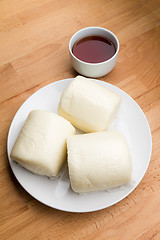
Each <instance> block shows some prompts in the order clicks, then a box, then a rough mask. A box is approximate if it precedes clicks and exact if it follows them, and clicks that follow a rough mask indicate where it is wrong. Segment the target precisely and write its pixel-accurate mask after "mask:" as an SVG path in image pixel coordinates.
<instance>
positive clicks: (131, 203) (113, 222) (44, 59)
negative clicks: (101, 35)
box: [0, 0, 160, 240]
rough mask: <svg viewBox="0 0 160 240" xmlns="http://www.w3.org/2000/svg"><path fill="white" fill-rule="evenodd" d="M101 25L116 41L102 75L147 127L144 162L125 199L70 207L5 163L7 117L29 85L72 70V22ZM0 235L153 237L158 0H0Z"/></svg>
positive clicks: (158, 222) (159, 78)
mask: <svg viewBox="0 0 160 240" xmlns="http://www.w3.org/2000/svg"><path fill="white" fill-rule="evenodd" d="M88 26H101V27H105V28H107V29H110V30H111V31H113V32H114V33H115V34H116V35H117V37H118V38H119V41H120V52H119V57H118V62H117V65H116V67H115V69H114V70H113V71H112V72H111V73H110V74H108V75H107V76H105V77H103V78H101V80H103V81H106V82H109V83H111V84H114V85H115V86H117V87H119V88H121V89H122V90H124V91H125V92H127V93H128V94H129V95H130V96H131V97H133V98H134V99H135V101H136V102H137V103H138V104H139V105H140V107H141V108H142V110H143V111H144V113H145V115H146V117H147V119H148V122H149V124H150V128H151V131H152V140H153V151H152V157H151V162H150V165H149V168H148V170H147V172H146V174H145V176H144V178H143V180H142V181H141V183H140V184H139V186H138V187H137V188H136V189H135V190H134V191H133V192H132V193H131V194H130V195H129V196H128V197H126V198H125V199H124V200H122V201H121V202H119V203H117V204H116V205H114V206H112V207H109V208H106V209H104V210H101V211H97V212H91V213H83V214H78V213H76V214H74V213H73V214H72V213H67V212H62V211H58V210H55V209H52V208H49V207H47V206H45V205H43V204H41V203H40V202H38V201H36V200H35V199H34V198H32V197H31V196H30V195H29V194H28V193H27V192H26V191H25V190H24V189H23V188H22V187H21V186H20V184H19V183H18V182H17V181H16V179H15V177H14V176H13V174H12V171H11V169H10V167H9V163H8V158H7V152H6V145H7V134H8V130H9V127H10V124H11V121H12V119H13V117H14V115H15V113H16V111H17V110H18V109H19V107H20V106H21V104H22V103H23V102H24V101H25V100H26V99H27V98H28V97H29V96H30V95H31V94H32V93H34V92H35V91H36V90H38V89H39V88H41V87H43V86H45V85H46V84H49V83H51V82H54V81H58V80H60V79H64V78H70V77H75V76H76V75H77V73H76V72H75V71H74V70H73V69H72V67H71V65H70V61H69V53H68V42H69V39H70V37H71V36H72V35H73V34H74V33H75V32H76V31H77V30H79V29H81V28H83V27H88ZM0 239H1V240H20V239H23V240H26V239H30V240H50V239H54V240H61V239H62V240H63V239H65V240H69V239H71V240H80V239H83V240H97V239H101V240H108V239H109V240H110V239H111V240H119V239H120V240H149V239H154V240H159V239H160V2H159V1H158V0H157V1H156V0H149V1H148V0H139V1H138V0H121V1H119V0H108V1H107V0H77V1H73V0H59V1H55V0H23V1H22V0H12V1H10V0H1V1H0Z"/></svg>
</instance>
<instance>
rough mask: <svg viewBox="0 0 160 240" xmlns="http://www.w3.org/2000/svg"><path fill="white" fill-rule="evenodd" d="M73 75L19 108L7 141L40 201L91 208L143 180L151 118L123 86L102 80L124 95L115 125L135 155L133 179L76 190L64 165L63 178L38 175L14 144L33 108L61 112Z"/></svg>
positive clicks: (22, 178)
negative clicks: (107, 187) (102, 187)
mask: <svg viewBox="0 0 160 240" xmlns="http://www.w3.org/2000/svg"><path fill="white" fill-rule="evenodd" d="M71 80H72V79H65V80H61V81H58V82H54V83H51V84H49V85H47V86H45V87H43V88H41V89H40V90H38V91H37V92H35V93H34V94H33V95H32V96H30V97H29V98H28V99H27V100H26V101H25V102H24V103H23V105H22V106H21V107H20V109H19V110H18V111H17V113H16V115H15V117H14V119H13V121H12V124H11V126H10V130H9V134H8V142H7V150H8V158H9V163H10V166H11V168H12V170H13V173H14V175H15V176H16V178H17V180H18V181H19V183H20V184H21V185H22V186H23V188H24V189H25V190H26V191H27V192H28V193H30V194H31V195H32V196H33V197H34V198H36V199H37V200H39V201H40V202H42V203H44V204H46V205H48V206H50V207H53V208H56V209H60V210H64V211H69V212H89V211H95V210H99V209H103V208H106V207H109V206H111V205H113V204H115V203H117V202H119V201H120V200H122V199H123V198H125V197H126V196H127V195H128V194H129V193H131V192H132V191H133V190H134V188H135V187H136V186H137V185H138V184H139V182H140V181H141V180H142V178H143V176H144V174H145V172H146V170H147V168H148V165H149V161H150V157H151V151H152V138H151V132H150V128H149V124H148V122H147V119H146V117H145V115H144V113H143V112H142V110H141V109H140V107H139V106H138V105H137V103H136V102H135V101H134V100H133V99H132V98H131V97H130V96H129V95H128V94H126V93H125V92H123V91H122V90H121V89H119V88H117V87H115V86H113V85H111V84H109V83H106V82H102V81H99V80H94V81H96V82H97V83H99V84H101V85H103V86H105V87H108V88H110V89H111V90H112V91H114V92H116V93H118V94H119V95H121V96H122V103H121V106H120V111H119V114H118V117H117V119H116V121H115V122H114V123H113V125H112V126H111V129H118V130H120V131H121V132H122V133H123V134H124V135H125V136H126V138H127V141H128V144H129V148H130V152H131V157H132V167H133V171H132V180H131V183H130V184H128V185H127V186H123V187H118V188H115V189H110V190H107V191H101V192H92V193H85V194H77V193H74V192H73V191H72V189H71V187H70V182H69V177H68V171H67V169H65V168H63V170H62V171H61V174H60V176H59V178H56V179H49V178H48V177H45V176H38V175H34V174H32V173H31V172H29V171H27V170H25V169H24V168H22V167H21V166H19V165H18V164H17V163H15V162H14V161H12V159H11V158H10V157H9V156H10V152H11V149H12V147H13V144H14V142H15V140H16V138H17V136H18V133H19V131H20V129H21V127H22V125H23V123H24V121H25V119H26V117H27V115H28V114H29V112H30V111H31V110H33V109H45V110H48V111H53V112H57V108H58V104H59V101H60V97H61V94H62V92H63V91H64V90H65V88H66V87H67V85H68V84H69V83H70V81H71Z"/></svg>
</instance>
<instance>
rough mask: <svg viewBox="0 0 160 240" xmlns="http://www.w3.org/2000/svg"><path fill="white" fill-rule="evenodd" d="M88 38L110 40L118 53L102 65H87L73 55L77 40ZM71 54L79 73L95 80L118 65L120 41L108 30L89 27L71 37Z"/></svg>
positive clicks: (72, 62) (73, 64)
mask: <svg viewBox="0 0 160 240" xmlns="http://www.w3.org/2000/svg"><path fill="white" fill-rule="evenodd" d="M87 36H101V37H104V38H108V39H110V40H111V41H112V42H113V44H114V45H115V48H116V52H115V54H114V55H113V57H112V58H110V59H108V60H106V61H104V62H100V63H87V62H84V61H81V60H79V59H78V58H77V57H75V56H74V54H73V53H72V48H73V45H74V43H75V42H76V41H77V40H79V39H81V38H84V37H87ZM69 52H70V59H71V64H72V66H73V68H74V69H75V70H76V71H77V72H78V73H80V74H81V75H84V76H86V77H93V78H97V77H102V76H104V75H106V74H107V73H109V72H110V71H112V69H113V68H114V66H115V64H116V60H117V57H118V52H119V41H118V38H117V37H116V36H115V35H114V34H113V33H112V32H111V31H109V30H108V29H105V28H101V27H87V28H83V29H81V30H79V31H78V32H76V33H75V34H74V35H73V36H72V37H71V39H70V42H69Z"/></svg>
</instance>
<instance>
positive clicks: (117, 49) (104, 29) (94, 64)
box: [69, 26, 119, 66]
mask: <svg viewBox="0 0 160 240" xmlns="http://www.w3.org/2000/svg"><path fill="white" fill-rule="evenodd" d="M94 28H97V29H101V30H103V31H105V32H109V33H110V34H111V35H112V36H113V37H114V38H115V40H116V42H117V48H116V52H115V54H114V55H113V56H112V57H111V58H110V59H108V60H106V61H103V62H99V63H88V62H84V61H82V60H80V59H78V58H77V57H76V56H75V55H74V54H73V53H72V49H71V41H72V39H73V38H74V37H75V35H77V34H78V33H80V32H82V31H84V30H86V29H94ZM74 43H75V42H74ZM69 52H70V54H71V56H72V57H73V58H75V59H76V60H77V61H78V62H80V63H83V64H86V65H92V66H96V65H102V64H105V63H107V62H110V61H111V60H112V59H113V58H115V57H116V56H117V55H118V52H119V40H118V38H117V36H116V35H115V34H114V33H113V32H111V31H110V30H108V29H107V28H103V27H96V26H95V27H94V26H93V27H86V28H82V29H80V30H78V31H77V32H75V33H74V34H73V35H72V37H71V38H70V41H69Z"/></svg>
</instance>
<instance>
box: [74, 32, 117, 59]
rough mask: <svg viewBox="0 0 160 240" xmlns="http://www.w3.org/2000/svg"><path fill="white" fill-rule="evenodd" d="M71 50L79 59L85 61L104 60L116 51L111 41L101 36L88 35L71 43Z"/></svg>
mask: <svg viewBox="0 0 160 240" xmlns="http://www.w3.org/2000/svg"><path fill="white" fill-rule="evenodd" d="M72 52H73V54H74V56H75V57H77V58H78V59H79V60H81V61H84V62H87V63H100V62H104V61H106V60H108V59H110V58H111V57H113V55H114V54H115V53H116V48H115V46H114V44H113V42H112V41H111V40H110V39H108V38H104V37H101V36H88V37H84V38H81V39H79V40H78V41H77V42H75V44H74V45H73V48H72Z"/></svg>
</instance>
